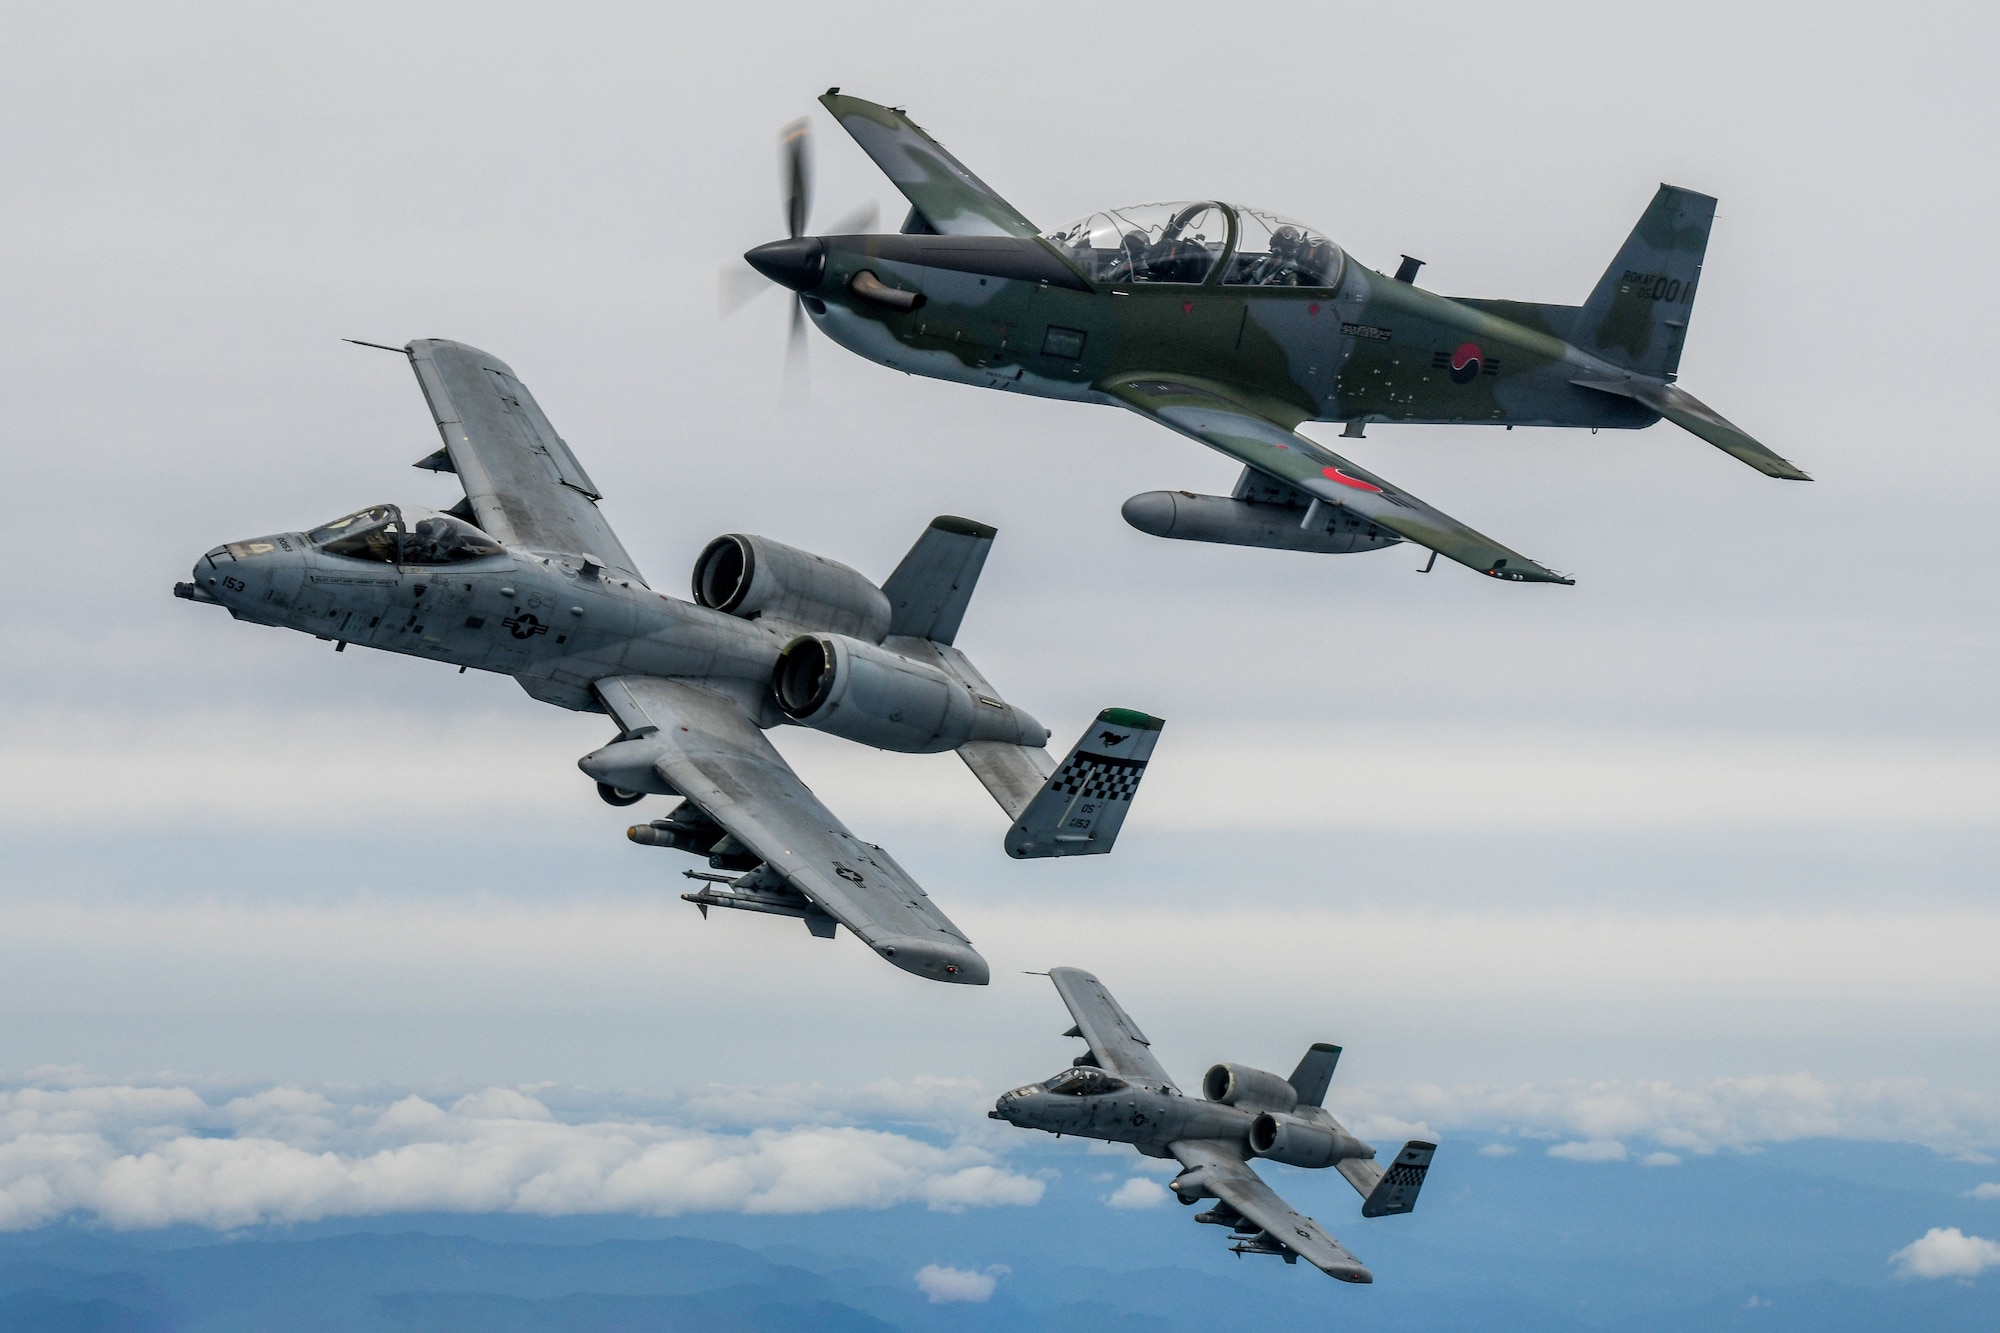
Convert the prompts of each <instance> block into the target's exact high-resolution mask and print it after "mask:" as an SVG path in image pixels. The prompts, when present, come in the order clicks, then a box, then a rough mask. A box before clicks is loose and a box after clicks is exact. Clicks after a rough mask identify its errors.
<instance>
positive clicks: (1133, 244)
mask: <svg viewBox="0 0 2000 1333" xmlns="http://www.w3.org/2000/svg"><path fill="white" fill-rule="evenodd" d="M1147 248H1148V247H1147V244H1146V233H1145V232H1143V231H1128V232H1126V233H1125V238H1124V240H1123V241H1122V242H1120V244H1119V251H1120V254H1119V260H1118V262H1117V263H1115V264H1113V265H1112V266H1111V272H1110V273H1109V274H1107V275H1106V276H1107V277H1109V278H1110V279H1111V280H1112V281H1113V282H1116V281H1118V280H1119V279H1121V278H1123V279H1128V280H1132V281H1140V282H1143V281H1144V280H1145V279H1146V277H1147V276H1149V275H1148V274H1147V273H1146V271H1145V266H1146V251H1147Z"/></svg>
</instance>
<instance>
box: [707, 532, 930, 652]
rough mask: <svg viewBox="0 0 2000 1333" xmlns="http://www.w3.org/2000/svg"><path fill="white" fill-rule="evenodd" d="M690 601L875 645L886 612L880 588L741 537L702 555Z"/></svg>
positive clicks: (764, 540) (778, 546)
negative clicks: (845, 636) (788, 622)
mask: <svg viewBox="0 0 2000 1333" xmlns="http://www.w3.org/2000/svg"><path fill="white" fill-rule="evenodd" d="M694 600H695V602H696V603H697V604H698V605H701V606H705V607H708V608H709V609H710V610H712V611H724V612H727V613H728V614H730V615H732V616H742V617H743V618H744V619H746V620H750V619H755V618H757V617H765V616H767V617H769V618H771V619H773V620H785V621H790V622H791V623H792V624H794V625H798V626H801V627H802V628H805V629H821V630H826V631H828V632H830V633H833V634H847V635H852V636H853V637H854V638H857V639H861V640H863V641H865V642H868V643H880V642H882V638H883V636H884V635H886V634H887V633H888V632H889V621H890V619H891V616H892V614H893V613H892V611H891V608H890V606H889V598H888V597H887V596H886V595H885V594H884V593H883V591H882V590H881V589H880V588H878V587H876V586H875V585H874V584H872V583H870V582H869V581H868V580H867V579H865V578H863V577H862V576H861V575H860V574H858V573H856V572H855V571H854V570H851V569H849V568H848V567H847V566H846V565H843V564H841V563H840V562H839V561H837V560H828V559H827V558H826V557H825V556H819V555H814V554H812V552H810V551H801V550H799V549H798V548H797V547H792V546H786V545H785V544H784V543H783V542H774V541H772V540H771V539H770V538H768V537H750V536H745V535H744V534H742V533H730V534H729V535H727V536H724V537H717V538H716V539H715V540H714V541H712V542H710V543H709V544H708V545H707V546H706V547H705V548H704V549H703V550H702V553H701V557H700V558H699V559H698V560H696V561H695V562H694Z"/></svg>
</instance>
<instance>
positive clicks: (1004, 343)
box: [744, 88, 1809, 583]
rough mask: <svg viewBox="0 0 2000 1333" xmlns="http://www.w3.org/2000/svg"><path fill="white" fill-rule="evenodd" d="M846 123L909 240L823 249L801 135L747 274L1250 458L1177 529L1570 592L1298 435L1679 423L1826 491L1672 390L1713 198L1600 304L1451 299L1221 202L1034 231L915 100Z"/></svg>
mask: <svg viewBox="0 0 2000 1333" xmlns="http://www.w3.org/2000/svg"><path fill="white" fill-rule="evenodd" d="M820 101H821V103H822V104H824V105H825V107H826V109H827V110H828V111H829V112H831V113H832V114H833V116H834V117H835V119H837V120H838V121H839V122H840V123H841V125H842V126H843V127H844V128H845V129H846V130H847V131H848V133H849V134H851V135H852V136H853V137H854V140H855V142H856V143H858V144H859V145H860V146H861V148H862V150H863V151H864V152H866V153H867V154H868V156H869V157H871V158H872V159H874V161H875V164H876V165H877V166H878V167H880V168H881V169H882V171H883V173H884V174H886V175H887V176H888V177H889V179H890V181H891V182H893V183H894V184H895V186H896V188H897V189H899V190H900V191H901V192H902V193H903V195H904V196H905V198H907V199H908V200H909V203H910V212H909V215H908V218H907V220H906V221H905V222H904V224H903V227H902V230H901V231H900V232H898V233H892V234H888V235H827V236H812V235H808V234H806V219H807V214H808V208H809V202H810V201H809V197H808V190H807V186H806V182H807V180H808V179H809V177H808V173H807V172H806V171H805V170H804V154H805V142H806V140H805V136H804V134H803V132H802V129H794V131H793V132H791V133H790V134H788V136H787V139H786V151H787V153H788V154H789V156H790V160H789V164H788V165H789V170H788V174H787V179H788V180H789V182H790V187H789V189H790V197H789V198H788V199H787V201H786V218H787V224H788V228H789V230H790V233H791V234H790V236H789V238H788V239H785V240H782V241H773V242H771V243H769V244H767V245H761V246H758V247H757V248H755V249H753V250H751V251H750V252H749V253H748V254H747V255H745V256H744V258H745V259H747V260H748V261H749V263H750V264H751V265H752V266H753V267H754V268H756V269H757V270H758V271H759V272H760V273H762V274H764V275H765V276H766V277H768V278H769V279H771V280H772V281H773V282H776V283H779V284H781V285H783V286H785V287H789V288H791V289H792V290H793V291H794V292H796V293H797V294H798V301H799V304H800V305H801V306H802V307H803V308H804V310H805V311H806V312H807V313H808V314H809V315H810V316H811V318H812V321H813V323H814V324H816V325H817V326H818V327H819V328H820V330H821V331H822V332H824V333H825V334H826V335H827V336H828V337H829V338H831V339H833V340H834V341H835V342H837V343H839V344H840V345H842V346H843V347H846V348H848V349H849V350H850V351H853V352H855V353H857V354H859V355H861V356H863V357H866V358H868V359H869V360H871V361H876V362H879V363H881V364H882V365H885V366H889V367H891V368H893V369H896V370H902V371H906V372H908V373H910V374H914V375H925V376H929V377H931V378H934V379H943V380H954V381H957V382H959V383H964V384H972V385H978V386H981V387H984V388H989V389H999V390H1005V391H1008V392H1014V393H1026V394H1032V395H1035V396H1038V397H1044V398H1059V399H1068V400H1071V401H1076V402H1089V403H1102V404H1111V405H1115V406H1119V407H1124V408H1127V409H1129V410H1131V411H1133V412H1137V413H1139V414H1140V415H1142V416H1144V417H1146V418H1148V419H1149V420H1152V421H1156V422H1158V423H1159V424H1161V425H1163V426H1165V427H1167V428H1168V429H1170V430H1174V431H1177V432H1179V433H1180V434H1182V435H1186V436H1189V437H1191V438H1193V439H1195V440H1198V441H1200V442H1201V443H1203V444H1205V445H1208V446H1209V447H1211V448H1213V449H1216V450H1219V451H1220V452H1222V453H1223V454H1225V455H1227V456H1229V457H1230V458H1232V459H1234V460H1236V461H1237V462H1239V463H1241V464H1243V472H1242V475H1241V477H1240V478H1239V480H1238V481H1237V484H1236V487H1235V490H1234V492H1233V493H1232V494H1231V495H1229V496H1226V497H1225V496H1212V495H1196V494H1193V493H1191V492H1186V491H1152V492H1148V493H1146V494H1143V495H1135V496H1133V497H1132V498H1131V499H1130V500H1128V501H1127V502H1126V504H1125V510H1124V512H1125V517H1126V519H1127V521H1128V522H1130V523H1131V524H1132V525H1133V526H1134V527H1136V528H1138V529H1140V530H1141V531H1144V532H1147V533H1151V534H1153V535H1155V536H1160V537H1173V538H1180V539H1185V540H1192V541H1207V542H1223V543H1229V544H1233V545H1242V546H1262V547H1275V548H1281V549H1286V550H1294V551H1315V552H1327V553H1340V552H1351V551H1366V550H1379V549H1381V548H1383V547H1385V546H1388V545H1392V544H1394V543H1397V542H1402V541H1409V542H1415V543H1417V544H1418V545H1420V546H1426V547H1429V548H1430V549H1431V550H1432V551H1434V552H1436V553H1437V554H1438V555H1443V556H1445V557H1446V558H1447V559H1450V560H1455V561H1457V562H1459V563H1460V564H1463V565H1466V566H1468V567H1470V568H1472V569H1474V570H1477V571H1478V572H1480V573H1482V574H1487V575H1490V576H1492V577H1494V578H1498V579H1507V580H1512V581H1516V582H1541V583H1551V582H1552V583H1570V582H1573V580H1571V579H1569V578H1568V577H1566V576H1564V575H1561V574H1558V573H1556V572H1555V571H1554V570H1552V569H1549V568H1548V567H1546V566H1545V565H1542V564H1540V563H1539V562H1537V561H1535V560H1531V559H1529V558H1528V557H1526V556H1524V555H1522V554H1520V553H1519V552H1518V551H1515V550H1513V549H1511V548H1509V547H1507V546H1504V545H1502V544H1501V543H1499V542H1497V541H1494V540H1493V539H1492V538H1490V537H1487V536H1485V535H1483V534H1482V533H1479V532H1476V531H1474V530H1473V529H1472V528H1470V527H1468V526H1467V525H1466V524H1464V523H1461V522H1459V521H1458V520H1456V519H1454V518H1451V517H1449V516H1448V515H1446V514H1443V513H1441V512H1439V511H1438V510H1437V509H1435V508H1433V507H1432V506H1431V505H1429V504H1427V503H1425V502H1424V501H1422V500H1420V499H1418V498H1417V497H1416V496H1414V495H1411V494H1410V493H1409V492H1407V491H1405V490H1403V489H1402V488H1401V487H1399V486H1397V485H1395V484H1394V483H1392V482H1390V481H1387V480H1385V479H1384V478H1382V477H1380V476H1377V475H1376V474H1375V473H1373V472H1370V471H1368V470H1367V469H1365V468H1362V467H1360V466H1358V465H1356V464H1355V463H1353V462H1350V461H1349V460H1348V459H1346V458H1344V457H1342V456H1341V455H1339V454H1337V453H1335V452H1333V451H1332V450H1330V449H1328V448H1326V447H1325V446H1323V445H1321V444H1319V443H1317V442H1316V441H1314V440H1311V439H1308V438H1307V437H1306V436H1304V435H1302V434H1300V433H1299V432H1298V430H1297V427H1298V426H1299V425H1300V423H1302V422H1307V421H1340V422H1346V423H1347V429H1346V431H1345V434H1346V435H1347V436H1349V437H1358V436H1360V435H1361V433H1362V431H1363V429H1364V428H1365V427H1366V425H1367V423H1369V422H1431V423H1465V424H1483V425H1495V426H1506V427H1510V428H1511V427H1513V426H1517V425H1524V426H1573V427H1588V428H1590V429H1591V430H1593V431H1594V430H1598V429H1632V428H1636V427H1643V426H1650V425H1652V424H1653V423H1654V422H1656V421H1658V420H1660V419H1661V418H1662V417H1664V418H1666V419H1667V420H1669V421H1672V422H1673V423H1675V424H1676V425H1678V426H1681V427H1682V428H1684V429H1686V430H1688V431H1691V432H1692V433H1693V434H1695V435H1697V436H1699V437H1700V438H1701V439H1703V440H1706V441H1708V442H1709V443H1710V444H1713V445H1715V446H1716V447H1717V448H1719V449H1722V450H1723V451H1725V452H1727V453H1729V454H1731V455H1733V456H1734V457H1736V458H1738V459H1741V460H1742V461H1743V462H1745V463H1748V464H1749V465H1750V466H1751V467H1753V468H1756V469H1757V470H1758V471H1759V472H1762V473H1764V474H1765V475H1766V476H1770V477H1780V478H1785V479H1788V480H1794V481H1804V480H1809V478H1808V477H1807V476H1806V474H1805V473H1804V472H1801V471H1800V470H1799V469H1798V468H1796V467H1794V466H1793V465H1792V464H1791V463H1789V462H1787V461H1786V460H1785V459H1783V458H1781V457H1779V456H1778V455H1777V454H1776V453H1774V452H1773V451H1771V450H1770V449H1768V448H1766V447H1765V446H1764V445H1762V444H1760V443H1759V442H1758V441H1756V440H1755V439H1753V438H1751V437H1750V436H1749V435H1748V434H1746V433H1745V432H1744V431H1742V430H1740V429H1739V428H1737V427H1736V426H1735V425H1733V424H1731V423H1730V422H1729V421H1727V420H1725V419H1724V418H1723V417H1722V416H1720V415H1719V414H1718V413H1716V412H1715V411H1713V410H1712V409H1710V408H1709V407H1707V406H1706V405H1705V404H1703V403H1702V402H1701V401H1699V400H1698V399H1696V398H1695V397H1694V396H1693V395H1691V394H1689V393H1688V392H1687V391H1686V390H1684V389H1682V388H1680V387H1679V386H1678V385H1676V384H1675V383H1674V378H1675V374H1676V371H1677V370H1678V368H1679V365H1680V358H1681V348H1682V345H1683V343H1684V341H1685V339H1686V336H1687V325H1688V316H1689V313H1690V311H1691V310H1692V308H1693V305H1694V297H1695V292H1696V290H1697V288H1698V287H1699V285H1700V278H1701V266H1702V257H1703V255H1704V254H1705V253H1706V250H1707V246H1708V233H1709V224H1710V222H1711V221H1712V219H1713V217H1714V214H1715V200H1714V199H1713V198H1711V197H1710V196H1708V195H1704V194H1697V193H1695V192H1694V191H1692V190H1684V189H1679V188H1676V187H1674V186H1669V185H1662V186H1661V187H1660V189H1659V191H1658V193H1657V194H1655V195H1654V197H1653V201H1652V202H1651V203H1650V204H1648V205H1647V207H1646V210H1645V212H1644V213H1643V214H1642V215H1641V216H1640V219H1639V222H1638V225H1637V226H1636V227H1634V228H1633V230H1632V234H1631V235H1630V236H1629V237H1628V238H1627V239H1626V241H1625V244H1624V246H1623V247H1622V248H1621V249H1620V250H1619V251H1618V253H1617V255H1616V257H1615V258H1613V260H1612V262H1611V266H1610V267H1609V268H1608V269H1606V270H1605V272H1604V275H1603V276H1602V277H1601V278H1600V279H1599V280H1598V282H1597V285H1596V286H1595V287H1594V288H1593V289H1592V290H1591V293H1590V295H1589V297H1588V298H1587V299H1586V300H1585V301H1584V303H1583V304H1582V305H1581V306H1570V305H1551V304H1545V303H1540V302H1532V301H1496V300H1474V299H1468V298H1456V299H1454V298H1448V297H1444V296H1439V295H1436V294H1434V293H1432V292H1428V291H1425V290H1423V289H1422V288H1420V287H1418V286H1417V285H1416V283H1415V278H1416V275H1417V270H1418V268H1419V267H1420V265H1419V263H1418V261H1415V260H1412V259H1409V258H1408V257H1405V260H1404V263H1403V265H1402V267H1401V268H1400V269H1399V270H1398V271H1397V273H1396V274H1395V276H1394V277H1390V276H1387V275H1384V274H1382V273H1379V272H1376V271H1374V270H1372V269H1369V268H1367V267H1365V266H1363V265H1361V264H1359V263H1356V262H1355V261H1354V260H1353V259H1351V258H1350V257H1349V256H1348V255H1347V254H1346V253H1345V252H1343V251H1342V250H1341V248H1340V247H1339V246H1338V245H1336V244H1334V242H1333V241H1332V240H1330V239H1329V238H1327V237H1326V236H1324V235H1321V234H1320V233H1319V232H1317V231H1314V230H1313V229H1312V228H1310V227H1307V226H1304V225H1303V224H1301V223H1297V222H1293V221H1291V220H1289V219H1286V218H1282V217H1279V216H1277V215H1275V214H1272V213H1268V212H1265V211H1263V210H1261V209H1256V208H1246V207H1243V206H1241V205H1237V204H1227V203H1221V202H1218V201H1212V200H1202V201H1195V202H1188V203H1170V204H1148V205H1142V206H1139V207H1135V208H1117V209H1108V210H1105V211H1103V212H1099V213H1093V214H1091V215H1089V216H1088V217H1085V218H1083V219H1081V220H1080V221H1077V222H1074V223H1071V224H1070V225H1068V226H1065V227H1060V228H1057V229H1055V230H1052V231H1044V230H1043V229H1041V228H1038V227H1037V226H1036V225H1035V224H1034V223H1032V222H1030V221H1029V220H1028V219H1027V217H1025V216H1024V215H1023V214H1022V213H1021V212H1020V211H1019V210H1018V209H1016V208H1015V207H1014V206H1013V205H1012V204H1010V203H1008V202H1007V201H1006V200H1005V199H1003V198H1002V197H1001V196H1000V195H999V194H998V193H997V192H996V191H994V190H993V189H992V188H991V187H990V186H988V185H987V184H986V183H985V182H984V181H982V180H980V179H979V177H977V176H975V175H974V174H973V173H972V172H971V171H969V170H967V169H966V167H965V166H964V164H962V163H961V162H959V161H958V159H957V158H955V157H953V156H952V155H951V154H950V153H948V152H946V151H945V150H944V148H943V147H942V146H940V145H939V144H938V143H937V141H936V140H934V139H932V138H931V137H930V136H929V135H928V134H926V133H925V132H924V131H923V130H922V129H920V128H918V127H917V125H916V124H915V123H914V122H913V121H911V120H910V118H909V117H908V116H907V115H906V114H904V113H903V111H901V110H900V109H898V108H893V107H885V106H880V105H877V104H876V103H873V102H868V101H863V100H862V99H861V98H858V97H851V96H846V95H843V94H842V93H841V92H840V90H839V89H837V88H835V89H831V90H829V91H828V92H827V94H826V95H825V96H824V97H822V98H820Z"/></svg>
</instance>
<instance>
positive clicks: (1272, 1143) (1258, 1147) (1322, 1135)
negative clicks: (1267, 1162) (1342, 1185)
mask: <svg viewBox="0 0 2000 1333" xmlns="http://www.w3.org/2000/svg"><path fill="white" fill-rule="evenodd" d="M1250 1151H1251V1152H1253V1153H1255V1154H1256V1155H1257V1156H1259V1157H1268V1158H1270V1159H1271V1160H1272V1161H1274V1162H1283V1163H1284V1164H1285V1165H1286V1166H1332V1165H1333V1164H1334V1163H1335V1162H1339V1161H1344V1160H1346V1159H1347V1158H1349V1157H1373V1156H1374V1155H1375V1150H1374V1149H1373V1148H1371V1147H1369V1146H1368V1145H1367V1144H1365V1143H1363V1142H1362V1141H1361V1140H1360V1139H1357V1138H1355V1137H1354V1136H1353V1135H1352V1134H1349V1133H1347V1132H1346V1131H1345V1130H1342V1129H1338V1128H1335V1127H1334V1126H1332V1125H1327V1124H1321V1123H1319V1122H1318V1121H1314V1120H1306V1119H1302V1118H1301V1117H1299V1116H1295V1115H1286V1114H1285V1113H1283V1112H1281V1111H1266V1112H1264V1114H1262V1115H1260V1116H1258V1117H1257V1118H1256V1119H1255V1120H1252V1121H1251V1122H1250Z"/></svg>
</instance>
